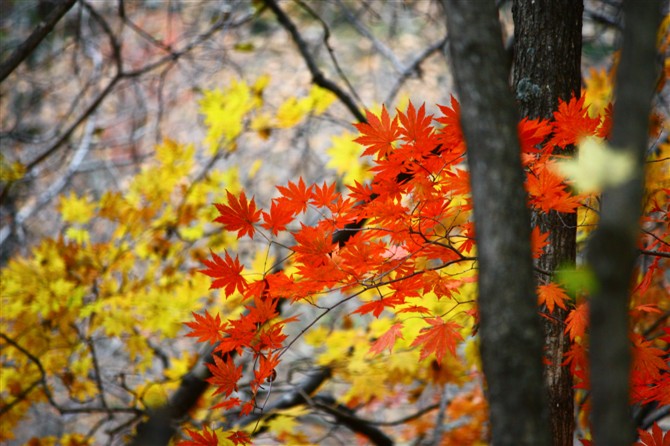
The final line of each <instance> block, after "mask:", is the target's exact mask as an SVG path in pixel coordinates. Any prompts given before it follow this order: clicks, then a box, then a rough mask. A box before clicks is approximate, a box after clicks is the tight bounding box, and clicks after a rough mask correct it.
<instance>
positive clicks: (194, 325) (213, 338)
mask: <svg viewBox="0 0 670 446" xmlns="http://www.w3.org/2000/svg"><path fill="white" fill-rule="evenodd" d="M192 314H193V317H194V318H195V322H186V326H188V327H189V328H190V329H191V330H193V331H191V332H189V333H187V334H186V336H189V337H192V338H196V337H197V338H198V342H209V343H210V344H212V345H213V344H215V343H216V342H217V341H218V340H219V339H220V337H221V332H222V331H223V329H225V328H226V324H225V322H224V323H221V317H220V316H219V314H218V313H217V314H216V318H213V317H212V316H211V315H210V314H209V312H207V310H205V315H204V316H200V315H199V314H197V313H192Z"/></svg>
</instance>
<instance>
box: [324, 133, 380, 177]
mask: <svg viewBox="0 0 670 446" xmlns="http://www.w3.org/2000/svg"><path fill="white" fill-rule="evenodd" d="M355 137H356V136H355V135H354V134H353V133H350V132H345V133H344V134H342V135H340V136H334V137H333V138H332V143H333V145H332V146H331V147H330V148H329V149H328V150H326V153H328V155H329V156H330V160H329V161H328V164H326V167H330V168H332V169H335V171H336V172H337V173H338V174H339V175H343V177H342V180H343V181H344V183H347V184H354V181H358V182H359V183H362V182H364V181H365V180H366V179H369V178H370V177H371V176H372V175H371V174H370V172H369V171H368V169H367V166H366V165H365V164H364V163H362V162H361V159H360V156H361V153H363V147H362V146H361V145H360V144H358V143H355V142H354V138H355Z"/></svg>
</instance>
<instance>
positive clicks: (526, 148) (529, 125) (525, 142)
mask: <svg viewBox="0 0 670 446" xmlns="http://www.w3.org/2000/svg"><path fill="white" fill-rule="evenodd" d="M551 130H552V128H551V124H550V123H549V121H546V120H540V119H528V118H527V117H526V118H523V119H522V120H521V121H519V125H518V132H519V144H520V145H521V152H522V153H538V152H541V149H538V146H539V145H540V144H542V143H543V142H544V140H545V139H547V136H549V134H550V133H551Z"/></svg>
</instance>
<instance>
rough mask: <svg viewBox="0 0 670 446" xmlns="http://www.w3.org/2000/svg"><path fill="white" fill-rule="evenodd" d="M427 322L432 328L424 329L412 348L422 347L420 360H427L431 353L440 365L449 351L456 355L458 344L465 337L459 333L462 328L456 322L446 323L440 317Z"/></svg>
mask: <svg viewBox="0 0 670 446" xmlns="http://www.w3.org/2000/svg"><path fill="white" fill-rule="evenodd" d="M426 322H428V323H429V324H430V325H431V327H424V328H422V329H421V333H422V334H420V335H419V336H417V337H416V339H415V340H414V342H412V345H411V346H412V347H416V346H418V345H421V346H422V347H421V354H420V356H419V359H420V360H423V359H425V358H427V357H428V356H429V355H430V354H431V353H435V360H436V361H437V363H438V364H440V363H441V362H442V358H443V357H444V355H445V354H446V352H447V350H449V352H451V354H452V355H455V354H456V342H458V341H462V340H463V336H461V334H460V333H459V332H458V329H459V328H461V326H460V325H459V324H457V323H456V322H451V321H444V320H443V319H442V318H440V317H436V318H430V319H426Z"/></svg>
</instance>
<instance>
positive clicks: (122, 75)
mask: <svg viewBox="0 0 670 446" xmlns="http://www.w3.org/2000/svg"><path fill="white" fill-rule="evenodd" d="M89 8H91V10H92V9H93V8H92V7H90V6H89ZM256 14H257V13H250V14H248V15H245V16H244V17H242V18H240V19H238V20H236V21H234V22H230V21H229V20H227V18H226V17H222V18H221V19H219V20H218V21H217V22H216V23H214V24H213V25H212V26H211V27H210V28H209V29H208V30H207V31H205V32H204V33H202V34H200V35H198V36H197V37H196V38H195V39H193V40H192V41H191V42H190V43H189V44H187V45H186V46H184V47H183V48H182V49H180V50H177V51H173V52H171V53H170V54H168V55H166V56H164V57H162V58H160V59H158V60H156V61H154V62H150V63H148V64H147V65H145V66H143V67H140V68H138V69H136V70H132V71H117V73H116V74H115V75H114V76H113V77H112V79H111V80H110V81H109V83H108V84H107V86H106V87H105V88H104V89H103V90H102V91H101V92H100V93H99V94H98V96H96V98H95V99H94V100H93V101H92V102H91V103H90V105H89V106H88V107H86V109H85V110H84V111H83V112H82V113H81V114H80V115H79V116H78V117H77V119H76V120H75V121H74V122H73V123H72V124H71V125H70V126H69V127H68V128H67V130H65V131H64V132H63V133H62V134H61V135H60V136H59V137H58V139H57V140H56V141H55V142H54V143H53V144H51V146H50V147H49V148H47V149H46V150H45V151H44V152H42V153H41V154H40V155H38V156H37V157H36V158H35V159H33V160H32V161H30V162H29V163H27V164H26V166H25V171H26V176H29V175H31V173H32V172H33V170H34V169H35V167H36V166H37V165H39V164H41V163H42V162H43V161H44V160H46V159H47V158H49V157H51V156H52V155H53V154H54V153H56V152H57V151H58V149H59V148H60V147H61V146H62V145H63V144H64V143H65V142H66V141H67V140H68V139H69V138H70V136H72V134H73V133H74V131H75V130H76V129H77V128H79V126H80V125H81V124H82V123H83V122H84V121H86V119H87V118H88V117H89V116H90V115H91V114H92V113H93V112H94V111H95V110H97V108H98V107H99V106H100V104H102V102H103V101H104V100H105V99H106V98H107V96H109V94H110V93H111V92H112V91H113V90H114V87H116V85H117V84H118V83H119V82H120V81H122V80H123V79H128V78H135V77H139V76H142V75H144V74H146V73H148V72H150V71H153V70H155V69H157V68H160V67H162V66H164V65H166V64H168V63H174V62H175V61H176V60H178V59H179V58H181V57H183V56H184V55H186V54H188V53H189V52H190V51H191V50H193V49H194V48H195V47H197V46H198V45H200V44H201V43H203V42H204V41H206V40H207V39H209V38H210V37H211V36H212V35H213V34H214V33H216V32H217V31H219V30H220V29H222V28H223V27H225V26H228V27H236V26H239V25H242V24H244V23H246V22H247V21H249V20H250V19H251V18H252V17H254V16H255V15H256ZM97 17H98V18H100V16H99V15H98V16H97ZM94 18H95V17H94ZM96 20H98V19H97V18H96ZM99 23H100V24H101V26H102V27H103V30H105V31H106V32H107V31H109V32H110V33H111V31H110V28H109V27H107V28H105V26H104V25H102V23H104V21H103V22H100V21H99ZM112 47H113V48H118V49H119V51H117V50H116V49H113V55H114V56H115V61H114V63H115V65H116V67H117V69H119V68H121V67H122V61H121V60H120V58H121V53H120V46H118V47H115V45H114V44H113V45H112ZM12 185H13V183H12V182H9V183H7V184H5V186H4V187H3V189H2V192H0V200H2V199H4V198H5V197H6V196H7V194H8V193H9V190H10V189H11V187H12Z"/></svg>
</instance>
